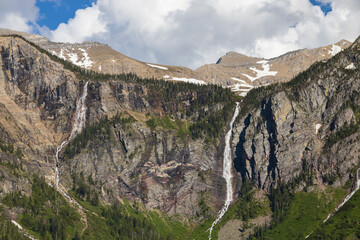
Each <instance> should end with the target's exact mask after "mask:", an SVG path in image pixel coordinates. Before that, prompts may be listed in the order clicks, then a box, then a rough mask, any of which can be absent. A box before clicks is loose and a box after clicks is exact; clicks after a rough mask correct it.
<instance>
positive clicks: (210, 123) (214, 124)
mask: <svg viewBox="0 0 360 240" xmlns="http://www.w3.org/2000/svg"><path fill="white" fill-rule="evenodd" d="M234 107H235V104H234V103H230V104H226V105H225V106H224V107H223V108H222V109H221V110H219V111H218V112H216V113H214V114H211V115H209V116H206V115H204V114H200V115H199V117H198V119H197V121H196V122H195V123H194V124H192V125H190V127H189V131H190V135H191V137H192V138H193V139H197V138H205V141H206V142H212V141H214V140H215V139H218V138H219V137H220V136H221V134H222V133H223V131H224V129H225V128H226V124H227V123H228V122H229V121H230V119H231V117H232V115H233V111H234Z"/></svg>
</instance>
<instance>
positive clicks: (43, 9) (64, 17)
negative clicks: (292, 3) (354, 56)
mask: <svg viewBox="0 0 360 240" xmlns="http://www.w3.org/2000/svg"><path fill="white" fill-rule="evenodd" d="M94 2H96V0H37V2H36V6H37V7H38V8H39V10H40V16H39V20H38V21H37V23H38V24H39V25H40V26H47V27H48V28H49V29H51V30H54V29H56V28H57V27H58V25H59V24H60V23H66V22H67V21H68V20H69V19H70V18H73V17H74V16H75V12H76V10H78V9H83V8H87V7H89V6H91V4H92V3H94ZM309 2H310V3H311V4H312V5H314V6H320V8H321V11H322V12H323V13H324V14H325V15H326V14H327V13H328V12H331V11H332V8H331V2H325V3H323V2H320V1H316V0H309Z"/></svg>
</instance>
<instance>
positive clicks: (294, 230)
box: [266, 187, 345, 240]
mask: <svg viewBox="0 0 360 240" xmlns="http://www.w3.org/2000/svg"><path fill="white" fill-rule="evenodd" d="M344 195H345V191H344V190H342V189H334V188H332V187H328V188H327V189H326V191H325V192H319V191H312V192H310V193H305V192H299V193H296V194H295V196H294V198H293V200H292V201H291V203H290V206H289V208H288V210H287V211H286V215H285V218H284V221H282V222H281V223H279V224H278V225H277V226H275V227H274V228H273V229H271V230H270V231H268V232H267V234H266V236H267V238H270V239H279V240H280V239H284V240H285V239H304V238H305V237H306V235H308V234H309V233H310V232H311V231H313V230H314V229H316V228H317V227H318V226H320V225H321V223H322V222H323V221H324V219H325V218H326V217H327V215H328V213H329V212H330V211H331V210H332V209H334V208H335V207H336V206H337V204H338V203H339V202H340V201H341V200H342V198H343V197H344Z"/></svg>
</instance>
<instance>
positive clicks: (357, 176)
mask: <svg viewBox="0 0 360 240" xmlns="http://www.w3.org/2000/svg"><path fill="white" fill-rule="evenodd" d="M359 172H360V168H359V169H358V170H357V171H356V187H355V189H354V191H352V192H351V193H350V194H349V195H347V196H346V198H345V199H344V201H343V202H342V203H341V204H340V205H339V206H338V207H337V208H335V212H334V213H336V212H337V211H338V210H339V209H340V208H341V207H342V206H344V204H345V203H346V202H347V201H349V199H350V198H351V197H352V196H353V195H354V194H355V193H356V191H357V190H359V188H360V179H359ZM334 213H330V214H329V215H328V216H327V218H326V219H325V220H324V223H326V221H327V220H328V219H329V218H330V217H331V216H332V215H334Z"/></svg>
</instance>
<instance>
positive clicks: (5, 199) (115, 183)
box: [0, 29, 360, 239]
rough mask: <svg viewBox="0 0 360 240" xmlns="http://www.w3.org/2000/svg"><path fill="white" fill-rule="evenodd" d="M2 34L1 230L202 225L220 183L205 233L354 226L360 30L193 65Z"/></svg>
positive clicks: (173, 233) (276, 235)
mask: <svg viewBox="0 0 360 240" xmlns="http://www.w3.org/2000/svg"><path fill="white" fill-rule="evenodd" d="M0 46H1V48H0V53H1V57H0V65H1V68H2V70H1V71H0V113H1V114H0V149H1V151H0V182H1V184H0V200H1V203H0V216H1V219H0V225H1V226H2V227H1V228H0V229H2V230H0V236H1V238H4V239H6V238H8V239H27V238H33V239H144V238H147V239H184V238H187V239H208V238H209V231H208V229H209V228H210V227H211V225H212V223H213V221H214V220H215V219H216V216H217V212H218V211H219V210H220V209H221V208H222V206H223V204H224V202H225V200H226V199H227V198H226V195H227V193H228V192H229V186H230V187H231V190H232V192H233V194H232V196H233V201H231V204H230V206H229V209H228V210H227V211H226V213H225V214H224V216H222V218H221V220H220V221H219V223H217V224H216V225H215V226H214V228H213V232H212V238H213V239H298V238H305V237H307V238H308V239H329V236H332V237H334V238H335V239H345V238H348V239H356V238H357V237H359V236H360V235H359V231H358V229H359V227H358V225H359V222H358V219H359V218H358V217H359V212H358V211H356V210H357V209H358V208H359V204H358V203H357V202H356V201H355V200H356V199H358V198H359V193H357V192H356V190H357V189H358V185H357V184H358V180H359V179H358V176H357V170H358V169H359V159H360V155H359V153H360V150H359V149H360V145H359V143H358V139H359V134H360V132H359V127H358V121H359V110H360V107H359V106H360V98H359V91H358V89H359V84H360V82H359V81H360V77H359V74H360V73H359V68H360V65H359V64H360V63H359V58H360V40H359V38H358V39H357V40H356V41H355V42H354V43H350V42H348V41H346V40H341V41H340V42H338V43H334V44H332V45H329V46H326V47H319V48H316V49H302V50H298V51H294V52H289V53H286V54H284V55H282V56H279V57H276V58H273V59H261V58H255V57H248V56H245V55H243V54H240V53H235V52H229V53H227V54H226V55H224V56H222V57H220V58H219V60H218V61H217V63H214V64H207V65H204V66H201V67H199V68H197V69H195V70H192V69H189V68H186V67H179V66H168V65H162V64H157V63H146V62H141V61H138V60H135V59H132V58H130V57H127V56H125V55H123V54H121V53H119V52H117V51H115V50H113V49H112V48H110V47H109V46H107V45H105V44H101V43H96V42H84V43H81V44H69V43H55V42H51V41H49V40H48V39H46V38H45V37H42V36H39V35H34V34H28V33H22V32H16V31H12V30H6V29H1V30H0ZM237 105H238V106H239V108H238V110H239V111H238V112H236V111H235V110H234V109H236V106H237ZM234 111H235V113H238V115H237V114H234ZM232 119H234V121H233V122H232V124H231V125H229V124H230V122H231V120H232ZM229 130H231V131H229ZM227 132H229V133H230V134H231V135H230V138H229V143H228V144H229V149H228V150H226V148H225V146H226V145H227V143H226V135H227V134H226V133H227ZM227 151H228V152H227ZM225 153H226V154H228V155H229V156H230V161H231V164H230V165H231V166H230V170H229V171H230V174H231V177H232V178H230V182H231V183H232V185H231V184H230V185H229V184H228V182H227V181H225V180H224V178H223V172H224V169H225V164H223V163H224V162H225V155H226V154H225ZM351 192H353V194H354V196H353V197H352V198H350V200H349V202H347V203H346V204H345V205H344V207H343V208H340V210H339V211H338V212H335V209H336V206H338V204H340V203H341V202H342V201H343V200H344V199H345V197H346V196H347V195H348V194H349V193H351ZM351 196H352V195H351ZM314 204H315V205H314ZM344 211H347V212H346V214H345V213H344ZM330 213H332V214H333V215H332V216H331V217H330V218H329V220H328V221H326V222H324V220H325V219H326V217H327V216H328V214H330ZM339 226H342V227H341V228H339ZM354 226H355V227H354ZM356 226H357V227H356ZM5 237H6V238H5Z"/></svg>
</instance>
